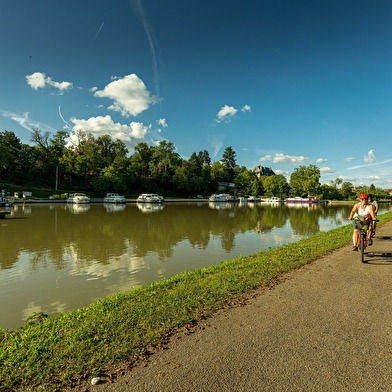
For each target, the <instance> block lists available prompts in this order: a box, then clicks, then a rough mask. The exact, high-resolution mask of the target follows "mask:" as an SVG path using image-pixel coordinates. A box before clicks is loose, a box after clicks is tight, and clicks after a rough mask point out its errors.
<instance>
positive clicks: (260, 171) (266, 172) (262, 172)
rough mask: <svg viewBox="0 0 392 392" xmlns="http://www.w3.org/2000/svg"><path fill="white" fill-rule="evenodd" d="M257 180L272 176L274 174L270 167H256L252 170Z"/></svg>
mask: <svg viewBox="0 0 392 392" xmlns="http://www.w3.org/2000/svg"><path fill="white" fill-rule="evenodd" d="M253 171H254V172H255V173H256V176H257V177H258V178H260V177H262V176H274V175H275V172H274V171H273V170H272V169H271V168H270V167H265V166H257V167H255V168H254V169H253Z"/></svg>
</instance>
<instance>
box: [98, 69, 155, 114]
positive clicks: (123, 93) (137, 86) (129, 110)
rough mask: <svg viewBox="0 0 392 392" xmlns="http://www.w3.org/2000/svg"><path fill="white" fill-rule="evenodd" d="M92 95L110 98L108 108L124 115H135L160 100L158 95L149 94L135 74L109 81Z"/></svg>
mask: <svg viewBox="0 0 392 392" xmlns="http://www.w3.org/2000/svg"><path fill="white" fill-rule="evenodd" d="M94 96H96V97H99V98H110V99H112V100H113V101H114V103H113V104H112V105H110V106H109V107H108V109H110V110H114V111H116V112H120V113H121V114H122V115H123V116H124V117H129V116H130V115H132V116H137V115H138V114H140V113H142V112H144V111H145V110H147V109H148V108H149V106H150V105H151V104H155V103H157V102H159V101H160V99H159V98H158V97H155V96H153V95H151V93H150V92H149V91H148V90H147V88H146V86H145V84H144V83H143V81H142V80H141V79H140V78H139V77H138V76H137V75H135V74H130V75H126V76H124V77H123V78H121V79H117V80H114V81H112V82H110V83H109V84H108V85H107V86H105V88H104V89H103V90H98V91H96V92H95V93H94Z"/></svg>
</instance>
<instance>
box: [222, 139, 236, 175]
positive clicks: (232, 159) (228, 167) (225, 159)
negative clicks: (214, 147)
mask: <svg viewBox="0 0 392 392" xmlns="http://www.w3.org/2000/svg"><path fill="white" fill-rule="evenodd" d="M222 165H223V167H224V169H225V172H226V173H227V181H229V182H234V175H235V170H234V169H235V166H236V153H235V152H234V150H233V149H232V148H231V147H226V149H225V151H224V152H223V155H222Z"/></svg>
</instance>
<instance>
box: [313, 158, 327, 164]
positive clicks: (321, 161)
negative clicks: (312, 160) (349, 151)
mask: <svg viewBox="0 0 392 392" xmlns="http://www.w3.org/2000/svg"><path fill="white" fill-rule="evenodd" d="M327 161H328V159H327V158H318V159H317V161H316V162H317V163H323V162H327Z"/></svg>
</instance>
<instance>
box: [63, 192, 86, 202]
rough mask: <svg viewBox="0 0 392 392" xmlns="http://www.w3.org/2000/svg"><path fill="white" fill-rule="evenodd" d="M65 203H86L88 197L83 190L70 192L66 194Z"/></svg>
mask: <svg viewBox="0 0 392 392" xmlns="http://www.w3.org/2000/svg"><path fill="white" fill-rule="evenodd" d="M67 203H74V204H88V203H90V198H89V197H88V196H87V195H86V194H85V193H83V192H77V193H71V194H70V195H69V196H68V199H67Z"/></svg>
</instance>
